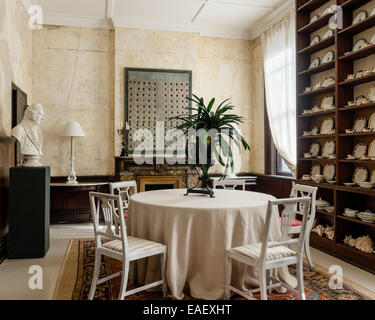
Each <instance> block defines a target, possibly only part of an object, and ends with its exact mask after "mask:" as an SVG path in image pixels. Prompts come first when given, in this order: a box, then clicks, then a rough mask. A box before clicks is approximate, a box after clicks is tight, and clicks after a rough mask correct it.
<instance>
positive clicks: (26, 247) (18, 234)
mask: <svg viewBox="0 0 375 320" xmlns="http://www.w3.org/2000/svg"><path fill="white" fill-rule="evenodd" d="M50 180H51V178H50V167H18V168H11V169H10V188H9V189H10V190H9V192H10V203H9V235H8V258H9V259H22V258H42V257H44V256H45V254H46V253H47V251H48V249H49V245H50V236H49V222H50V218H49V211H50Z"/></svg>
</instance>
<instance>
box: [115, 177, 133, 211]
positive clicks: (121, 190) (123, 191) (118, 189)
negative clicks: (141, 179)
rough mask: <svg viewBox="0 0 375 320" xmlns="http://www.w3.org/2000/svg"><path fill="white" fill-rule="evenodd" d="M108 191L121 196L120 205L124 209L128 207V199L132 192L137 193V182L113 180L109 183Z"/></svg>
mask: <svg viewBox="0 0 375 320" xmlns="http://www.w3.org/2000/svg"><path fill="white" fill-rule="evenodd" d="M109 189H110V193H111V194H114V195H119V196H121V198H122V200H123V202H122V206H123V208H124V209H125V210H126V209H127V208H128V207H129V199H130V197H131V196H132V195H133V194H136V193H137V182H135V181H123V182H113V183H110V184H109Z"/></svg>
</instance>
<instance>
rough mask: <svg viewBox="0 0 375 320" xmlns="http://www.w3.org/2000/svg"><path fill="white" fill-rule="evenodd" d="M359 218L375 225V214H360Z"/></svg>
mask: <svg viewBox="0 0 375 320" xmlns="http://www.w3.org/2000/svg"><path fill="white" fill-rule="evenodd" d="M357 217H358V218H359V219H361V220H362V221H363V222H368V223H375V214H374V213H371V212H360V213H358V214H357Z"/></svg>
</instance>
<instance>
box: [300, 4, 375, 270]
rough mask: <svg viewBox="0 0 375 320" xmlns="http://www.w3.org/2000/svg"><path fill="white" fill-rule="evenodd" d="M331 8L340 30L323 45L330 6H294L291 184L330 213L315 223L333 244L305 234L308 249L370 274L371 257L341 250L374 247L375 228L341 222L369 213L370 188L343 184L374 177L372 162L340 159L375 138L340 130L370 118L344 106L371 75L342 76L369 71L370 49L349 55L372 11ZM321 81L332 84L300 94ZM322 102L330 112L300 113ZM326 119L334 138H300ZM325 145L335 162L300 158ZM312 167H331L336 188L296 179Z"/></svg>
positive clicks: (368, 109) (374, 58) (374, 53)
mask: <svg viewBox="0 0 375 320" xmlns="http://www.w3.org/2000/svg"><path fill="white" fill-rule="evenodd" d="M333 4H336V5H338V6H341V8H342V11H343V28H342V29H338V30H334V36H332V37H329V38H327V39H323V35H324V34H325V32H326V31H327V30H328V29H329V25H328V24H329V22H330V18H331V17H332V14H327V15H325V16H322V13H323V11H324V10H325V9H326V8H327V7H329V6H331V5H332V1H324V0H296V15H297V16H296V17H297V20H296V24H297V26H296V29H297V30H296V32H297V45H296V46H297V47H296V56H297V152H298V161H297V162H298V166H297V175H298V178H297V182H298V183H301V184H306V185H312V186H317V187H318V188H319V191H318V198H320V197H321V198H323V199H325V200H327V201H329V202H330V203H331V205H333V206H334V207H335V210H334V213H333V214H329V213H326V212H325V211H322V210H317V219H318V221H319V222H320V223H321V224H323V225H331V226H333V227H334V229H335V238H334V239H333V240H329V239H327V238H325V237H320V236H318V235H317V234H316V233H311V236H310V243H311V244H312V246H315V247H317V248H319V249H321V250H323V251H325V252H327V253H329V254H332V255H335V256H337V257H339V258H341V259H343V260H345V261H347V262H349V263H352V264H353V265H356V266H359V267H361V268H363V269H365V270H368V271H370V272H372V273H375V253H373V254H368V253H364V252H361V251H359V250H357V249H355V248H352V247H349V246H347V245H345V244H344V242H343V240H344V238H345V236H347V235H352V236H353V237H360V236H365V235H370V237H371V238H372V239H373V240H374V242H375V224H371V223H367V222H363V221H361V220H359V219H356V218H348V217H345V216H343V212H344V211H345V208H351V209H357V210H360V211H365V210H371V211H372V212H375V188H374V189H370V190H369V189H363V188H360V187H346V186H345V185H344V184H343V183H344V182H351V181H352V177H353V174H354V171H355V169H356V168H358V167H365V168H367V169H368V172H369V179H370V177H371V174H372V172H373V171H375V161H371V160H346V155H347V154H352V153H353V150H354V148H355V146H356V145H357V144H358V143H366V144H367V145H368V146H369V144H370V143H371V142H372V141H373V140H375V132H367V133H349V134H348V133H346V129H351V128H352V127H353V123H354V121H355V119H357V118H359V117H361V118H363V117H365V118H367V120H368V119H369V117H370V115H371V114H372V113H374V112H375V103H366V104H362V105H354V106H350V107H348V106H347V105H348V101H353V100H355V98H356V97H357V96H358V95H360V94H363V92H364V90H365V88H368V87H371V86H374V85H375V75H374V74H370V75H368V76H363V77H361V78H357V79H354V80H346V79H347V76H348V74H355V72H357V71H359V70H357V69H358V65H363V64H366V63H367V64H369V63H371V62H373V65H369V66H368V67H369V68H370V67H375V45H370V46H368V47H366V48H364V49H362V50H359V51H357V52H351V51H352V48H353V45H354V44H355V41H356V40H357V39H358V38H363V37H365V36H363V35H362V33H363V34H366V32H367V35H366V37H368V30H369V29H372V28H375V15H374V16H370V11H371V10H372V9H373V8H375V0H371V1H369V0H335V1H334V2H333ZM369 8H370V9H369ZM363 9H366V10H367V11H368V14H369V17H368V18H367V19H365V20H364V21H362V22H360V23H357V24H355V25H352V21H353V18H354V17H355V15H356V14H357V13H358V12H359V11H361V10H363ZM315 14H319V17H320V18H319V19H318V20H316V21H315V22H313V23H310V19H311V17H312V16H313V15H315ZM374 30H375V29H374ZM374 32H375V31H374ZM317 34H319V35H320V37H321V39H322V40H321V41H320V42H319V43H317V44H314V45H310V43H311V40H312V38H313V37H314V36H316V35H317ZM366 37H365V38H366ZM366 40H367V41H368V42H370V39H367V38H366ZM332 48H333V49H332ZM330 50H333V51H334V52H335V59H334V61H331V62H328V63H325V64H321V65H320V66H318V67H316V68H313V69H309V66H310V63H311V61H312V59H313V58H315V57H316V56H320V57H321V56H322V55H324V54H325V52H328V51H330ZM361 59H363V60H361ZM327 76H333V77H334V78H335V81H336V82H335V85H333V86H330V87H327V88H321V89H318V90H312V91H309V92H306V91H305V88H306V87H314V86H315V84H316V82H317V81H320V80H319V79H320V77H322V80H324V78H326V77H327ZM366 90H367V89H366ZM358 92H361V93H358ZM327 96H334V98H335V107H336V109H335V110H333V111H332V110H330V111H321V112H316V113H309V114H304V113H303V111H304V110H305V109H311V108H312V107H313V106H315V105H320V104H321V103H322V100H323V99H324V98H325V97H327ZM326 118H333V119H334V121H335V133H334V134H329V135H322V134H318V135H309V136H304V135H303V133H304V132H305V131H310V130H311V129H312V128H313V127H318V128H319V129H320V126H321V124H322V123H323V121H324V120H325V119H326ZM327 141H334V142H335V144H336V159H319V158H311V159H305V158H304V154H305V153H307V152H309V151H310V147H311V144H312V143H315V142H318V143H320V145H321V149H322V148H323V145H324V143H325V142H327ZM317 164H319V165H320V166H321V168H322V172H323V168H324V167H325V166H326V165H332V164H334V165H335V167H336V178H335V181H336V182H335V183H334V184H330V183H319V184H317V183H315V182H313V181H304V180H302V176H303V175H304V174H310V172H311V168H312V166H313V165H317Z"/></svg>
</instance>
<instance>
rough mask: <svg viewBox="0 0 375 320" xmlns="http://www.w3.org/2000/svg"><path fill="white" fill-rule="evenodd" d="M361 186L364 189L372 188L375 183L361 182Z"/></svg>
mask: <svg viewBox="0 0 375 320" xmlns="http://www.w3.org/2000/svg"><path fill="white" fill-rule="evenodd" d="M359 186H360V187H361V188H364V189H372V188H373V186H374V184H373V183H371V182H360V183H359Z"/></svg>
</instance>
